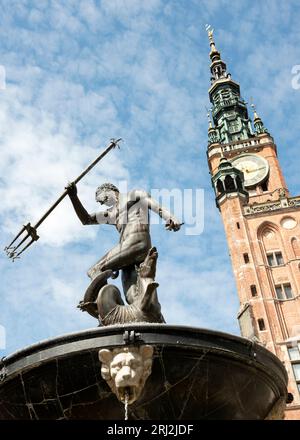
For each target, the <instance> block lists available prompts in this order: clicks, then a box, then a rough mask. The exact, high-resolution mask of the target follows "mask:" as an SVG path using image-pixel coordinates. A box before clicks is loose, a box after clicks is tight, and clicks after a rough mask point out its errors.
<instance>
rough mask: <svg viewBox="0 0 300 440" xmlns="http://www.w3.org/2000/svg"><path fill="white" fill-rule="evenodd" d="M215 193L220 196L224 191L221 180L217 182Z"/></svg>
mask: <svg viewBox="0 0 300 440" xmlns="http://www.w3.org/2000/svg"><path fill="white" fill-rule="evenodd" d="M217 191H218V193H219V194H221V193H222V192H223V191H224V185H223V182H222V180H221V179H219V180H218V181H217Z"/></svg>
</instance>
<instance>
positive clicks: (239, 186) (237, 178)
mask: <svg viewBox="0 0 300 440" xmlns="http://www.w3.org/2000/svg"><path fill="white" fill-rule="evenodd" d="M235 181H236V185H237V187H238V189H239V190H241V191H242V190H243V184H242V181H241V178H240V176H237V177H236V179H235Z"/></svg>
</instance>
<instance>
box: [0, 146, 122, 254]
mask: <svg viewBox="0 0 300 440" xmlns="http://www.w3.org/2000/svg"><path fill="white" fill-rule="evenodd" d="M121 140H122V139H121V138H120V139H111V141H110V143H109V145H108V146H107V147H106V148H105V150H104V151H103V152H102V153H101V154H100V155H99V156H98V157H97V158H96V159H95V160H94V161H93V162H92V163H91V164H90V165H89V166H88V167H87V168H86V169H85V170H84V171H83V172H82V173H81V174H80V175H79V176H78V177H77V178H76V179H75V180H74V183H75V184H76V183H78V182H79V181H80V180H81V179H82V178H83V177H84V176H85V175H86V174H87V173H88V172H89V171H90V170H91V169H92V168H94V166H95V165H96V164H97V163H98V162H99V161H100V160H101V159H103V157H104V156H106V154H107V153H108V152H109V151H110V150H112V149H113V148H115V147H118V148H120V147H119V145H118V144H119V142H120V141H121ZM67 194H68V190H67V189H66V190H65V191H64V192H63V193H62V195H61V196H60V197H58V199H57V200H56V202H54V203H53V205H51V207H50V208H49V209H48V211H47V212H45V214H44V215H43V216H42V217H41V218H40V220H39V221H38V222H37V223H36V224H35V225H34V226H32V225H31V224H30V223H27V225H23V228H22V229H21V231H20V232H19V233H18V234H17V235H16V237H15V238H14V239H13V241H12V242H11V243H10V244H9V245H8V246H6V247H5V248H4V250H5V252H6V254H7V256H8V257H9V258H11V259H12V261H15V260H16V259H17V258H20V255H21V254H22V253H23V252H24V251H25V250H26V249H28V248H29V246H31V245H32V243H33V242H35V241H37V240H38V239H39V238H40V237H39V236H38V234H37V228H38V227H39V226H40V225H41V224H42V223H43V221H44V220H45V219H46V218H47V217H48V215H49V214H51V212H52V211H53V210H54V209H55V208H56V207H57V205H59V203H60V202H61V201H62V200H63V199H64V198H65V197H66V195H67ZM24 233H25V236H24V237H21V236H22V235H23V234H24ZM29 238H30V239H31V240H30V241H29V242H28V243H27V240H28V239H29ZM18 239H19V240H20V241H19V243H17V240H18ZM13 244H14V246H13ZM22 244H24V247H23V248H21V249H20V247H21V246H22Z"/></svg>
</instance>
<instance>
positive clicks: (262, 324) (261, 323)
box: [257, 318, 266, 332]
mask: <svg viewBox="0 0 300 440" xmlns="http://www.w3.org/2000/svg"><path fill="white" fill-rule="evenodd" d="M257 322H258V328H259V330H260V331H261V332H262V331H264V330H266V326H265V321H264V320H263V319H262V318H260V319H258V320H257Z"/></svg>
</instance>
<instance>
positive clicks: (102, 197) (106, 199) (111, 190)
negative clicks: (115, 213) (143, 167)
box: [96, 183, 120, 206]
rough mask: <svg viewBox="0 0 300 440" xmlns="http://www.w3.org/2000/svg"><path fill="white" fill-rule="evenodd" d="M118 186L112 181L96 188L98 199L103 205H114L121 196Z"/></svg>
mask: <svg viewBox="0 0 300 440" xmlns="http://www.w3.org/2000/svg"><path fill="white" fill-rule="evenodd" d="M119 194H120V192H119V190H118V188H117V187H116V186H115V185H113V184H112V183H103V184H102V185H100V186H98V188H97V189H96V201H97V202H99V203H101V205H103V204H104V205H107V206H113V205H115V204H116V202H117V200H118V197H119Z"/></svg>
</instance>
